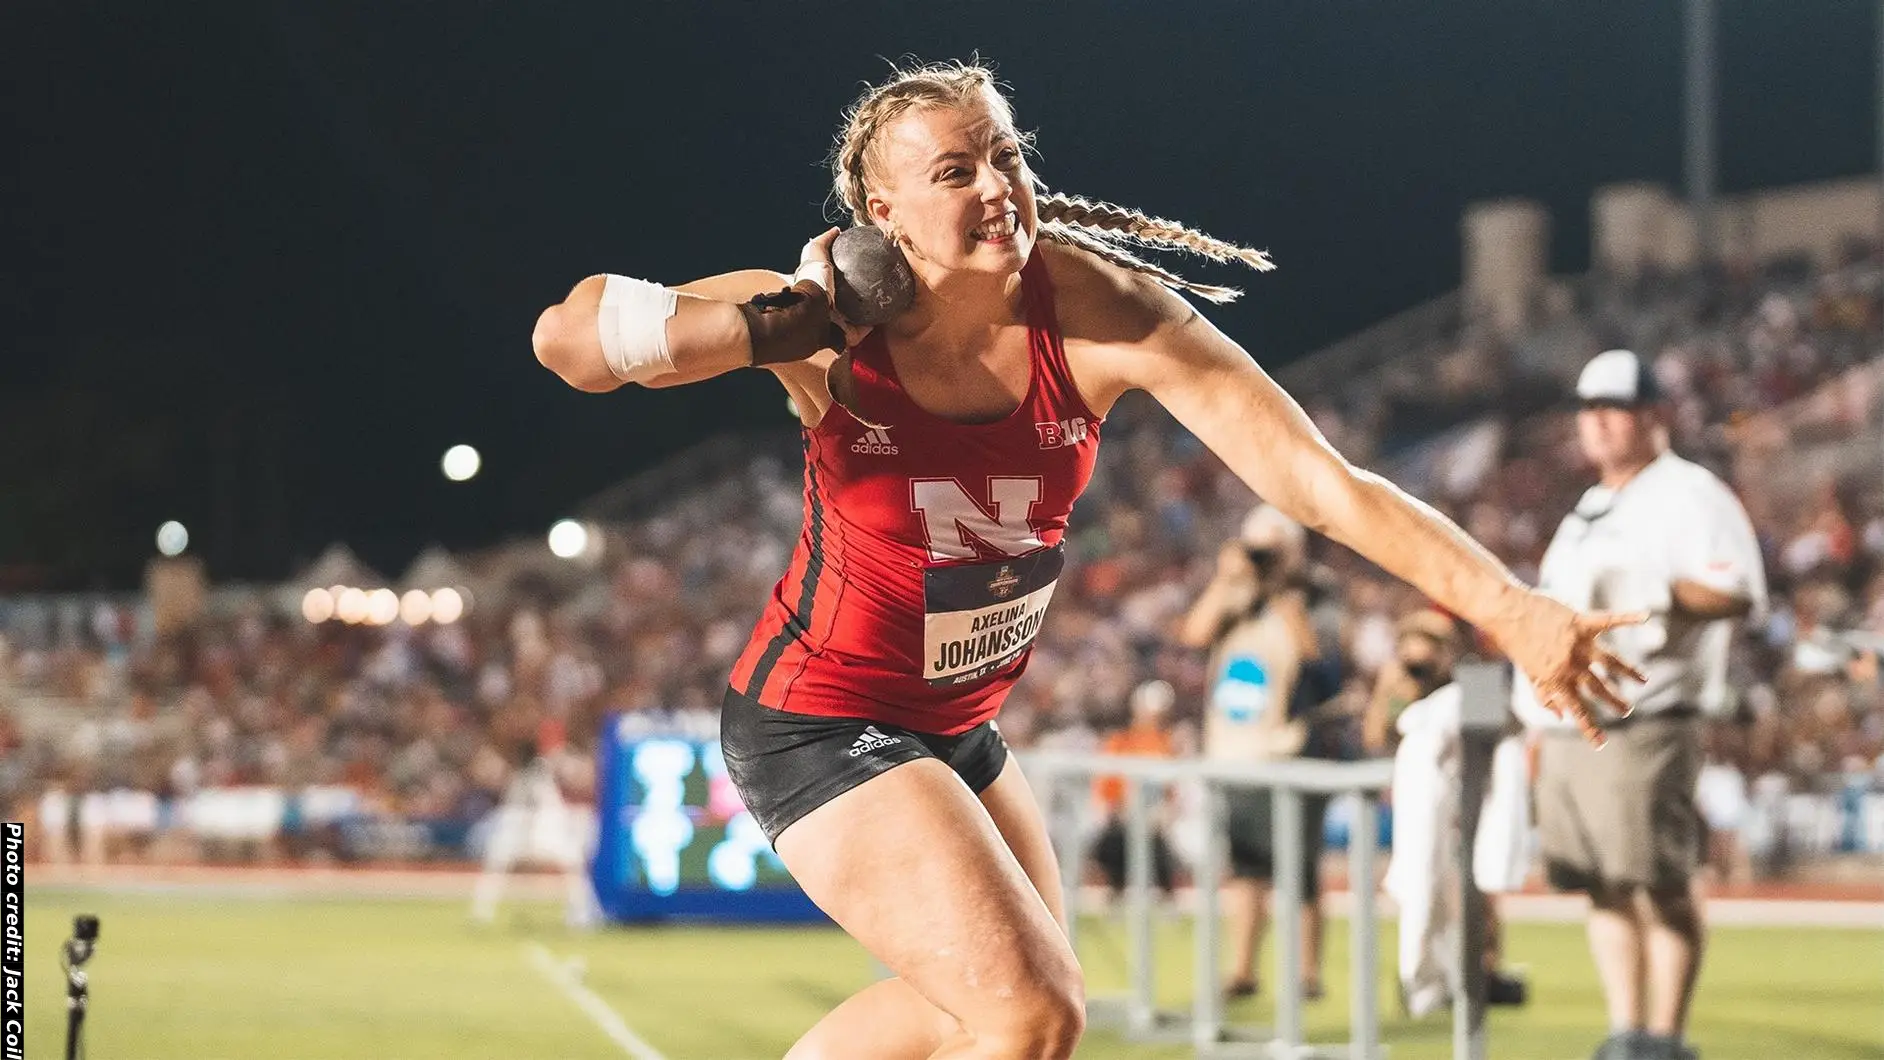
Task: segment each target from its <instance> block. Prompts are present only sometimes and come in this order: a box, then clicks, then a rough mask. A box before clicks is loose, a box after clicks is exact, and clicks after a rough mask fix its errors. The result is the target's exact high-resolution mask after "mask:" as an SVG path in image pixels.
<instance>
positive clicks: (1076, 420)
mask: <svg viewBox="0 0 1884 1060" xmlns="http://www.w3.org/2000/svg"><path fill="white" fill-rule="evenodd" d="M1034 430H1036V431H1038V432H1040V448H1042V449H1064V448H1066V447H1067V446H1069V445H1078V444H1079V443H1081V442H1083V441H1085V440H1086V417H1084V416H1075V417H1073V418H1072V419H1070V420H1055V421H1053V422H1051V423H1036V424H1034Z"/></svg>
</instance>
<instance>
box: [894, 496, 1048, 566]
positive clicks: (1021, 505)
mask: <svg viewBox="0 0 1884 1060" xmlns="http://www.w3.org/2000/svg"><path fill="white" fill-rule="evenodd" d="M909 491H910V506H911V507H912V508H914V509H915V510H916V511H918V512H920V513H922V532H923V536H925V537H927V538H928V539H929V558H930V559H932V560H935V561H937V562H941V561H942V560H948V559H974V558H975V557H976V556H977V555H980V554H982V553H992V554H993V555H996V556H1021V555H1025V554H1027V553H1029V552H1032V551H1033V550H1034V549H1037V548H1043V547H1045V542H1043V541H1041V540H1040V534H1039V532H1038V531H1036V530H1035V529H1034V528H1033V526H1032V525H1031V524H1030V523H1028V521H1027V516H1028V514H1029V513H1030V512H1032V511H1033V507H1034V505H1036V504H1038V503H1040V494H1041V483H1040V478H1039V476H1030V477H1027V478H1020V477H991V478H989V479H988V499H989V500H991V501H993V502H994V505H993V507H994V510H993V511H992V512H990V511H989V510H988V508H987V507H986V506H984V505H983V504H982V503H981V501H980V500H978V499H977V498H974V497H971V496H969V495H968V491H967V490H965V489H963V488H962V484H961V483H960V482H957V481H956V480H954V479H952V478H930V479H916V480H915V481H913V482H911V483H910V484H909ZM977 546H979V548H978V547H977Z"/></svg>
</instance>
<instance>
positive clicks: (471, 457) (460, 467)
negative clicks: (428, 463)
mask: <svg viewBox="0 0 1884 1060" xmlns="http://www.w3.org/2000/svg"><path fill="white" fill-rule="evenodd" d="M439 464H440V467H442V468H443V469H444V472H445V477H446V478H448V479H450V480H452V481H453V482H464V481H466V480H467V479H470V478H472V477H473V476H475V475H476V474H477V473H478V468H480V467H483V466H484V458H483V457H481V456H479V455H478V451H477V450H476V449H474V448H472V447H471V446H468V445H454V446H452V447H451V448H450V449H447V450H445V458H444V459H443V460H442V461H440V462H439Z"/></svg>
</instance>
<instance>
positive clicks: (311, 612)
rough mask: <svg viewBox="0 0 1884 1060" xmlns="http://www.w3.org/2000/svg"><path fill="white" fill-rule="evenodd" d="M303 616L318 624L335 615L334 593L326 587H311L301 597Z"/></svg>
mask: <svg viewBox="0 0 1884 1060" xmlns="http://www.w3.org/2000/svg"><path fill="white" fill-rule="evenodd" d="M301 617H302V618H305V619H307V620H308V621H309V622H312V623H315V624H316V625H319V624H320V623H322V622H325V621H327V620H328V619H330V618H332V617H334V594H333V593H331V592H328V591H327V590H326V589H309V590H308V591H307V595H306V596H303V597H302V598H301Z"/></svg>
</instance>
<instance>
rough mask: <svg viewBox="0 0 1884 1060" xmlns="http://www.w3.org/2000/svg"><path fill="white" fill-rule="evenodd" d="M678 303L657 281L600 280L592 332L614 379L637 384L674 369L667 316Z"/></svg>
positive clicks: (632, 279) (674, 296) (624, 277)
mask: <svg viewBox="0 0 1884 1060" xmlns="http://www.w3.org/2000/svg"><path fill="white" fill-rule="evenodd" d="M679 305H680V296H679V295H678V294H676V293H675V292H673V291H670V290H668V289H667V288H665V287H662V286H661V285H660V284H658V283H649V282H648V281H646V280H637V279H634V278H633V277H630V276H610V277H609V278H608V279H607V281H606V282H604V283H603V285H602V304H601V305H600V306H598V307H597V308H596V311H595V334H596V337H597V338H598V339H600V340H601V341H602V359H603V360H605V361H607V362H608V370H609V371H610V372H612V373H614V375H615V378H617V379H620V380H621V381H622V382H624V383H639V382H643V381H645V380H648V379H652V378H654V377H656V376H659V375H662V374H665V373H667V372H671V371H673V370H674V355H673V354H672V353H671V352H669V351H668V348H667V318H669V317H671V316H673V315H674V311H675V310H676V309H677V308H678V307H679Z"/></svg>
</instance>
